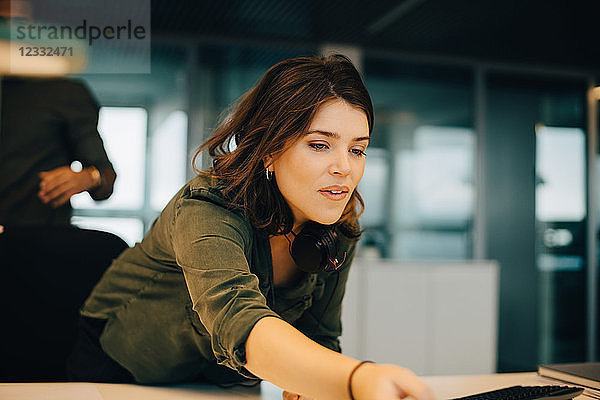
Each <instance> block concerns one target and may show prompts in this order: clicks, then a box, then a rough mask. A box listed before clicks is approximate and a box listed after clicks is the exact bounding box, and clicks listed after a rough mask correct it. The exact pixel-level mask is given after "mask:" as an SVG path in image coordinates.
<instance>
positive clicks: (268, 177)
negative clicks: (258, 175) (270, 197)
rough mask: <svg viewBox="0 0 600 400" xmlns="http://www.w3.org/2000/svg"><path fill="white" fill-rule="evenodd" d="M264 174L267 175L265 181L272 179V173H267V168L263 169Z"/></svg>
mask: <svg viewBox="0 0 600 400" xmlns="http://www.w3.org/2000/svg"><path fill="white" fill-rule="evenodd" d="M265 173H266V175H267V180H268V181H270V180H271V179H273V171H269V169H268V168H265Z"/></svg>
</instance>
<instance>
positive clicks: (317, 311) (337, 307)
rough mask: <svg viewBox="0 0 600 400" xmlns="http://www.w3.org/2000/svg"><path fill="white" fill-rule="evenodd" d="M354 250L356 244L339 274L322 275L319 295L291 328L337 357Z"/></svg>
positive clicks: (351, 248) (349, 251)
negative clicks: (343, 307) (344, 301)
mask: <svg viewBox="0 0 600 400" xmlns="http://www.w3.org/2000/svg"><path fill="white" fill-rule="evenodd" d="M355 250H356V244H355V243H353V244H352V245H351V246H350V248H349V250H348V256H347V257H346V260H345V261H344V266H343V269H342V270H341V271H340V272H330V273H327V272H324V273H322V274H325V275H326V278H325V280H324V288H323V294H322V295H321V296H320V297H319V298H317V299H315V300H313V303H312V305H311V306H310V307H309V308H308V309H307V310H306V311H304V313H303V314H302V316H301V317H300V318H299V319H298V320H297V321H296V324H295V325H296V328H297V329H298V330H300V331H301V332H302V333H304V334H305V335H306V336H308V337H309V338H311V339H312V340H314V341H315V342H317V343H319V344H320V345H322V346H324V347H327V348H329V349H331V350H333V351H337V352H338V353H341V352H342V349H341V346H340V340H339V337H340V336H341V334H342V301H343V299H344V294H345V292H346V282H347V281H348V275H349V273H350V266H351V264H352V260H353V259H354V254H355ZM336 283H337V284H336Z"/></svg>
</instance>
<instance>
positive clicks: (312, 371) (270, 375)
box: [245, 317, 433, 400]
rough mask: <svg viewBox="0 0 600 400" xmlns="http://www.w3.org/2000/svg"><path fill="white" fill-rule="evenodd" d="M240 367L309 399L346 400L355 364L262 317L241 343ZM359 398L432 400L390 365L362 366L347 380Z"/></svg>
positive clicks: (414, 380) (289, 327)
mask: <svg viewBox="0 0 600 400" xmlns="http://www.w3.org/2000/svg"><path fill="white" fill-rule="evenodd" d="M245 346H246V362H247V363H246V365H245V368H246V369H247V370H248V371H250V372H251V373H253V374H254V375H256V376H258V377H260V378H262V379H265V380H268V381H269V382H272V383H273V384H275V385H277V386H279V387H281V388H284V389H285V390H287V391H291V392H294V393H300V394H302V395H303V396H306V397H309V398H315V399H319V400H321V399H325V400H327V399H332V400H334V399H335V400H340V399H349V398H350V395H349V393H348V377H349V376H350V373H351V372H352V369H353V368H354V367H355V366H356V365H357V364H358V363H359V361H357V360H355V359H353V358H350V357H347V356H344V355H342V354H340V353H336V352H335V351H332V350H329V349H327V348H325V347H323V346H321V345H319V344H317V343H316V342H313V341H312V340H310V339H309V338H307V337H306V336H304V335H303V334H302V333H301V332H300V331H298V330H297V329H296V328H294V327H293V326H292V325H290V324H288V323H287V322H285V321H283V320H281V319H279V318H275V317H265V318H262V319H260V320H259V321H258V322H257V323H256V324H255V325H254V328H253V329H252V331H251V332H250V335H249V336H248V339H247V340H246V345H245ZM352 392H353V394H354V398H355V399H356V400H360V399H402V398H405V397H409V396H411V397H413V398H415V399H417V400H433V394H432V393H431V391H430V389H429V388H428V387H427V385H425V384H424V383H423V382H422V381H421V380H420V379H419V378H418V377H417V376H416V375H415V374H413V373H412V372H411V371H409V370H407V369H405V368H402V367H398V366H395V365H389V364H387V365H378V364H365V365H362V366H361V367H360V368H359V369H358V370H357V371H356V372H355V374H354V375H353V378H352Z"/></svg>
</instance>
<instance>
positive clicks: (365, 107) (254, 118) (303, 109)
mask: <svg viewBox="0 0 600 400" xmlns="http://www.w3.org/2000/svg"><path fill="white" fill-rule="evenodd" d="M334 99H340V100H343V101H345V102H346V103H348V104H350V105H352V106H354V107H356V108H357V109H360V110H362V111H363V112H364V113H365V114H366V116H367V120H368V124H369V134H371V132H372V131H373V122H374V116H373V104H372V103H371V97H370V96H369V93H368V91H367V88H366V86H365V84H364V82H363V80H362V78H361V76H360V74H359V72H358V71H357V70H356V68H355V67H354V65H353V64H352V62H351V61H350V60H349V59H348V58H347V57H345V56H343V55H340V54H334V55H330V56H327V57H299V58H293V59H289V60H284V61H281V62H279V63H277V64H275V65H274V66H272V67H271V68H269V70H268V71H267V72H266V73H265V74H264V75H263V77H262V78H261V79H260V81H259V82H258V84H257V85H256V86H255V87H254V88H252V89H250V90H249V91H248V92H246V93H245V94H244V95H242V96H241V97H240V98H239V99H238V100H237V101H236V103H234V104H233V105H232V107H231V111H230V113H229V115H228V116H227V117H226V118H225V119H224V121H223V122H222V123H221V124H220V125H219V126H218V127H217V129H216V130H215V131H214V133H213V134H212V136H211V137H210V138H209V139H208V140H207V141H206V142H204V143H203V144H202V145H201V146H200V147H199V149H198V150H197V151H196V154H195V155H194V158H193V160H192V164H193V165H195V161H196V158H197V157H198V156H199V155H200V153H201V152H202V151H203V150H205V149H207V148H208V153H209V155H210V156H211V157H212V159H213V163H212V167H211V168H209V169H208V170H206V171H198V170H197V169H196V168H195V170H196V172H197V173H198V174H201V175H205V176H210V177H213V178H217V179H218V180H220V182H221V183H222V185H221V187H220V188H219V189H220V190H221V192H222V194H223V195H224V196H225V197H226V198H227V200H228V204H229V206H230V207H231V208H239V209H242V210H243V212H244V214H245V215H246V217H247V218H248V219H249V221H250V222H251V223H252V225H253V226H255V227H256V228H259V229H262V230H264V231H265V232H266V233H267V234H270V235H280V234H286V233H289V232H290V231H291V230H292V228H293V224H294V215H293V213H292V210H291V208H290V207H289V205H288V204H287V202H286V200H285V198H284V197H283V195H282V194H281V192H280V191H279V188H278V187H277V184H276V179H277V177H276V176H275V177H274V179H272V180H271V181H267V180H266V177H265V167H264V162H263V161H264V159H265V156H266V155H271V156H273V158H276V157H277V155H279V154H281V153H283V152H284V151H285V150H286V149H288V148H289V147H290V146H292V145H293V144H294V143H295V142H296V141H297V140H299V139H300V138H301V137H302V136H303V135H305V134H306V133H307V131H308V128H309V126H310V123H311V121H312V119H313V117H314V116H315V114H316V112H317V110H318V109H319V106H320V105H322V104H323V103H325V102H327V101H330V100H334ZM232 140H233V141H234V144H235V149H234V150H233V151H231V150H230V145H231V144H232ZM358 204H360V211H357V205H358ZM363 212H364V202H363V199H362V198H361V196H360V194H359V193H358V191H357V189H355V190H354V192H353V193H352V196H351V197H350V200H349V201H348V204H347V205H346V208H345V209H344V212H343V213H342V216H341V218H340V219H339V220H338V221H337V222H336V223H335V224H334V225H337V227H338V228H339V231H340V232H341V233H343V234H344V235H345V236H346V237H348V238H350V239H354V240H358V238H359V237H360V235H361V234H362V231H361V230H360V226H359V223H358V217H359V216H360V215H361V214H362V213H363Z"/></svg>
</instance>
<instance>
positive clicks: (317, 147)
mask: <svg viewBox="0 0 600 400" xmlns="http://www.w3.org/2000/svg"><path fill="white" fill-rule="evenodd" d="M309 146H310V147H312V148H313V149H315V150H317V151H321V150H325V149H327V145H326V144H324V143H310V144H309Z"/></svg>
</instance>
